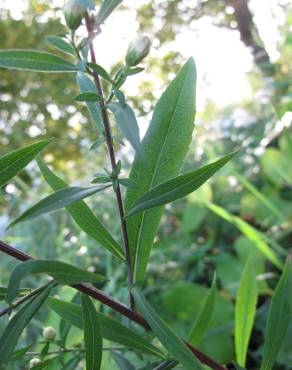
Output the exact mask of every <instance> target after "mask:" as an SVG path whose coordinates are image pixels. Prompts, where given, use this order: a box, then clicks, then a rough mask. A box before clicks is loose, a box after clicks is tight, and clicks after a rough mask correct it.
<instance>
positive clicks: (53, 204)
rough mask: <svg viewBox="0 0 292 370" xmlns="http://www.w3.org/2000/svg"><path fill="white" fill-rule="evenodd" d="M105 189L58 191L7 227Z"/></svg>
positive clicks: (78, 188)
mask: <svg viewBox="0 0 292 370" xmlns="http://www.w3.org/2000/svg"><path fill="white" fill-rule="evenodd" d="M107 187H108V186H103V187H98V186H88V187H80V186H72V187H69V188H64V189H61V190H58V191H56V192H55V193H53V194H51V195H49V196H47V197H46V198H44V199H42V200H41V201H39V202H38V203H37V204H35V205H34V206H32V207H31V208H29V209H28V210H27V211H25V212H24V213H23V214H22V215H20V216H19V217H18V218H17V219H16V220H14V221H13V222H12V223H11V224H10V225H9V227H11V226H14V225H16V224H18V223H19V222H23V221H27V220H29V219H32V218H35V217H37V216H40V215H43V214H45V213H49V212H53V211H56V210H58V209H60V208H63V207H65V206H68V205H70V204H72V203H74V202H77V201H79V200H81V199H84V198H87V197H89V196H91V195H93V194H95V193H97V192H99V191H102V190H104V189H106V188H107Z"/></svg>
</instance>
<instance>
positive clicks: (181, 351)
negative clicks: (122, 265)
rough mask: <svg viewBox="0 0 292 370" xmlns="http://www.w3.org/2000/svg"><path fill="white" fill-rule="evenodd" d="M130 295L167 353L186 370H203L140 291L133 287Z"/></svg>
mask: <svg viewBox="0 0 292 370" xmlns="http://www.w3.org/2000/svg"><path fill="white" fill-rule="evenodd" d="M132 294H133V296H134V299H135V303H136V304H137V307H138V309H139V310H140V311H141V312H142V314H143V316H144V317H145V319H146V321H147V322H148V324H149V325H150V327H151V329H152V330H153V332H154V333H155V335H156V336H157V338H158V339H159V340H160V342H161V343H162V344H163V346H164V347H165V348H166V349H167V350H168V352H169V353H170V354H171V355H172V356H173V357H174V358H176V359H177V360H178V361H179V362H180V363H181V364H182V365H183V367H184V368H185V369H186V370H196V369H198V370H203V367H202V366H201V364H200V362H199V361H198V360H197V359H196V357H195V356H194V354H193V353H192V352H191V350H190V349H189V348H188V347H187V346H186V345H185V343H184V342H183V341H182V340H181V338H179V337H178V336H177V335H176V334H175V332H174V331H172V329H170V327H169V326H168V325H167V324H166V323H165V322H164V321H163V320H162V319H161V318H160V317H159V315H158V314H157V313H156V312H155V310H154V309H153V308H152V307H151V305H150V304H149V303H148V301H147V300H146V298H145V297H144V295H143V293H142V291H141V290H140V289H139V288H136V287H134V288H133V289H132Z"/></svg>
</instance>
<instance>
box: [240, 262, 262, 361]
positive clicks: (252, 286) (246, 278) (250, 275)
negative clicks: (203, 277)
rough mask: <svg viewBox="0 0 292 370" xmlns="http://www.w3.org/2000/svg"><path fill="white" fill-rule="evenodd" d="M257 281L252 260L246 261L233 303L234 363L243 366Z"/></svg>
mask: <svg viewBox="0 0 292 370" xmlns="http://www.w3.org/2000/svg"><path fill="white" fill-rule="evenodd" d="M257 295H258V292H257V281H256V272H255V268H254V261H253V259H252V258H249V259H248V260H247V263H246V265H245V268H244V270H243V273H242V277H241V280H240V285H239V289H238V292H237V295H236V303H235V352H236V361H237V362H238V364H239V365H240V366H243V367H244V366H245V363H246V354H247V350H248V343H249V339H250V335H251V331H252V327H253V323H254V319H255V313H256V305H257Z"/></svg>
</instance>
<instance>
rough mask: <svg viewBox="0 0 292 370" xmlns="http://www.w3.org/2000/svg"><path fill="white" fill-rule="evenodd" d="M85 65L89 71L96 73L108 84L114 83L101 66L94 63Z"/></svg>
mask: <svg viewBox="0 0 292 370" xmlns="http://www.w3.org/2000/svg"><path fill="white" fill-rule="evenodd" d="M87 65H88V66H89V67H90V68H91V69H93V70H94V71H95V72H97V73H98V74H99V75H100V76H101V77H102V78H104V79H105V80H106V81H108V82H110V83H111V84H114V81H113V80H112V79H111V78H110V75H109V74H108V73H107V71H106V70H105V69H104V68H103V67H102V66H101V65H99V64H96V63H87Z"/></svg>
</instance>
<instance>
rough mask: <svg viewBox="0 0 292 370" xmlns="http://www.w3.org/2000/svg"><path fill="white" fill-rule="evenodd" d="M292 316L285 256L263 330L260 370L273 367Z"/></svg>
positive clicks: (291, 274) (291, 265)
mask: <svg viewBox="0 0 292 370" xmlns="http://www.w3.org/2000/svg"><path fill="white" fill-rule="evenodd" d="M291 317H292V261H291V256H289V257H288V258H287V262H286V264H285V267H284V270H283V273H282V276H281V278H280V280H279V283H278V285H277V287H276V289H275V291H274V293H273V296H272V301H271V305H270V309H269V313H268V321H267V326H266V332H265V345H264V356H263V361H262V365H261V370H270V369H272V368H273V366H274V363H275V361H276V359H277V355H278V353H279V350H280V348H281V345H282V343H283V341H284V338H285V335H286V333H287V329H288V326H289V323H290V322H291Z"/></svg>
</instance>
